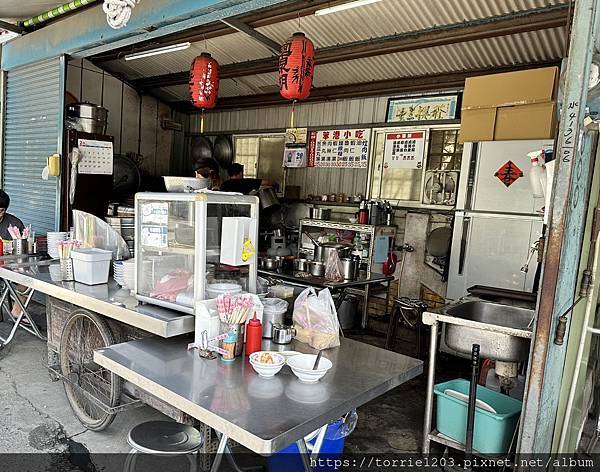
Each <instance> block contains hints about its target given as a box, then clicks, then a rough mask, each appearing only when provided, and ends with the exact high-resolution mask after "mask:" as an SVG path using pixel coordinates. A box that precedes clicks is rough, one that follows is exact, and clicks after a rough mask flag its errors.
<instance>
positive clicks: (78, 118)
mask: <svg viewBox="0 0 600 472" xmlns="http://www.w3.org/2000/svg"><path fill="white" fill-rule="evenodd" d="M67 117H68V120H67V124H68V125H70V126H71V127H72V128H74V129H76V130H78V131H83V132H86V133H99V134H104V133H105V132H106V124H107V121H108V110H107V109H106V108H104V107H101V106H100V105H95V104H93V103H72V104H71V105H69V106H68V107H67Z"/></svg>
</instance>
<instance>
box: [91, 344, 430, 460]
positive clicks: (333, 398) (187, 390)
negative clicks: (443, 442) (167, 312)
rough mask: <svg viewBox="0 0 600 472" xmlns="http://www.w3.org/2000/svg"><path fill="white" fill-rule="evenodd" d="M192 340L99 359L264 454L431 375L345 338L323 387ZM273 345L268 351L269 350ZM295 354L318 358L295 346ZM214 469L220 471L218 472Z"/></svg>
mask: <svg viewBox="0 0 600 472" xmlns="http://www.w3.org/2000/svg"><path fill="white" fill-rule="evenodd" d="M187 341H188V339H186V338H181V337H180V338H173V339H158V338H145V339H140V340H136V341H130V342H127V343H122V344H117V345H113V346H110V347H107V348H104V349H98V350H96V351H95V354H94V361H95V362H96V363H98V364H100V365H101V366H103V367H105V368H106V369H108V370H110V371H112V372H114V373H116V374H117V375H119V376H120V377H122V378H124V379H126V380H128V381H129V382H131V383H133V384H135V385H138V386H140V387H142V388H144V389H147V390H148V391H149V392H150V393H152V394H153V395H155V396H156V397H158V398H159V399H161V400H163V401H165V402H167V403H169V404H171V405H173V406H175V407H176V408H179V409H181V410H182V411H184V412H186V413H188V414H189V415H191V416H193V417H194V418H196V419H198V420H199V421H201V422H203V423H205V424H207V425H209V426H211V427H212V428H214V429H215V430H217V431H219V432H220V433H221V434H222V437H221V443H220V449H219V450H220V452H223V451H224V450H225V447H226V445H227V440H228V439H232V440H234V441H237V442H238V443H240V444H241V445H243V446H245V447H247V448H248V449H250V450H252V451H254V452H256V453H258V454H272V453H274V452H277V451H279V450H281V449H283V448H285V447H286V446H288V445H290V444H293V443H297V442H298V441H301V444H299V447H300V450H301V451H302V450H303V448H302V442H303V440H304V439H303V438H304V437H305V436H306V435H308V434H309V433H311V432H313V431H315V430H316V429H319V428H322V427H323V426H324V425H327V423H329V422H330V421H334V420H337V419H338V418H340V417H341V416H342V415H344V414H345V413H346V412H348V411H350V410H352V409H354V408H357V407H359V406H361V405H363V404H365V403H367V402H368V401H370V400H373V399H374V398H377V397H379V396H380V395H383V394H384V393H386V392H388V391H389V390H392V389H393V388H395V387H397V386H398V385H400V384H402V383H404V382H407V381H408V380H410V379H412V378H414V377H416V376H417V375H419V374H421V373H422V372H423V362H422V361H420V360H417V359H413V358H410V357H407V356H404V355H401V354H397V353H395V352H391V351H386V350H384V349H380V348H377V347H374V346H370V345H368V344H364V343H361V342H358V341H353V340H351V339H347V338H342V339H341V345H340V346H339V347H337V348H333V349H328V350H327V351H324V356H326V357H327V358H329V359H330V360H331V361H332V363H333V368H332V369H331V370H330V371H329V372H328V373H327V374H326V375H325V377H323V378H322V379H321V380H320V381H319V382H318V383H316V384H304V383H302V382H300V381H299V380H298V379H297V378H296V377H295V376H294V374H293V373H292V372H291V371H290V369H289V367H284V368H283V370H282V371H281V372H280V373H279V374H277V375H276V376H275V377H274V378H271V379H263V378H261V377H259V376H258V375H257V374H256V373H255V372H254V370H253V369H252V366H251V365H250V364H249V362H248V360H247V358H246V357H240V358H237V359H236V360H235V362H233V363H232V364H225V363H223V362H222V361H220V360H219V359H213V360H207V359H203V358H200V357H199V356H198V354H197V353H196V352H195V351H187V349H186V346H187ZM269 347H270V346H269V343H268V342H265V343H264V344H263V348H269ZM290 349H292V350H296V351H300V352H309V353H314V352H315V351H314V350H313V349H311V348H310V347H309V346H308V345H306V344H303V343H299V342H296V341H294V342H293V344H292V345H290ZM213 470H214V469H213Z"/></svg>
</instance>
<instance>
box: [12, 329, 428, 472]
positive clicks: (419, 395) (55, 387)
mask: <svg viewBox="0 0 600 472" xmlns="http://www.w3.org/2000/svg"><path fill="white" fill-rule="evenodd" d="M7 328H8V326H7V323H0V329H2V331H5V330H6V329H7ZM360 338H362V340H363V341H366V342H370V343H373V344H381V343H382V342H383V339H382V338H381V337H371V336H361V337H360ZM403 345H404V344H403ZM46 354H47V351H46V345H45V343H44V342H42V341H40V340H38V339H37V338H35V337H33V336H31V335H30V334H28V333H26V332H24V331H22V330H20V332H19V333H18V334H17V335H16V338H15V340H14V341H13V342H12V343H11V344H10V345H8V346H7V347H5V348H4V349H2V350H0V413H1V414H2V415H3V420H2V421H0V454H1V453H5V452H13V453H14V452H23V453H30V452H50V453H57V454H56V455H54V456H51V457H50V456H49V457H48V460H47V461H46V462H48V461H53V462H57V461H58V462H61V461H62V462H65V463H68V464H69V468H67V469H60V468H55V467H54V466H51V468H50V469H48V468H46V467H43V466H42V465H43V464H42V465H40V466H39V468H38V467H36V468H31V467H30V468H29V469H28V470H84V471H96V470H102V468H96V467H92V468H89V467H83V468H74V469H73V468H72V464H71V463H70V462H69V460H68V459H69V453H72V452H73V451H77V452H84V453H87V452H89V453H115V452H117V453H118V452H122V453H124V452H127V451H128V446H127V442H126V437H127V434H128V432H129V430H130V429H131V428H132V427H133V426H135V425H137V424H139V423H141V422H144V421H148V420H151V419H165V418H166V417H165V416H163V415H162V414H161V413H159V412H157V411H156V410H153V409H152V408H149V407H146V406H144V407H141V408H137V409H133V410H129V411H126V412H122V413H119V414H118V415H117V417H116V419H115V421H114V422H113V423H112V424H111V425H110V426H109V427H108V428H107V429H106V430H104V431H102V432H91V431H87V430H86V429H85V428H84V427H83V426H82V425H81V424H80V423H79V422H78V420H77V419H76V418H75V416H74V415H73V413H72V411H71V408H70V406H69V404H68V402H67V399H66V396H65V393H64V390H63V386H62V382H52V381H51V379H50V376H49V374H48V371H47V369H46ZM407 354H410V353H407ZM424 392H425V376H424V375H421V376H420V377H418V378H416V379H414V380H412V381H410V382H408V383H406V384H404V385H402V386H400V387H398V388H396V389H394V390H393V391H392V392H389V393H388V394H387V395H384V396H383V397H380V398H378V399H377V400H376V401H373V402H371V403H369V404H367V405H365V406H363V407H362V408H360V409H359V411H358V414H359V421H358V426H357V428H356V430H355V431H354V433H353V434H352V435H351V436H350V437H349V438H348V439H347V441H346V450H347V451H351V452H356V453H366V452H370V453H398V452H417V451H418V450H419V448H420V441H421V425H422V418H423V408H424ZM46 465H49V464H46ZM88 466H89V464H88ZM15 470H19V469H15Z"/></svg>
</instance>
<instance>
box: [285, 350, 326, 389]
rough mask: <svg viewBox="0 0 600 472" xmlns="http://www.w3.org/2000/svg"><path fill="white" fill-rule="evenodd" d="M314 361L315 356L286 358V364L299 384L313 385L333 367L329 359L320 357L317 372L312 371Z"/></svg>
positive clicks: (299, 355)
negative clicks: (298, 380)
mask: <svg viewBox="0 0 600 472" xmlns="http://www.w3.org/2000/svg"><path fill="white" fill-rule="evenodd" d="M316 359H317V355H316V354H298V355H297V356H292V357H288V359H287V364H288V365H289V366H290V369H292V372H293V373H294V375H295V376H296V377H298V379H300V381H301V382H305V383H315V382H318V381H319V379H321V377H323V376H324V375H325V374H326V373H327V371H328V370H329V369H331V368H332V367H333V363H332V362H331V361H330V360H329V359H327V358H326V357H323V356H321V360H320V361H319V367H318V368H317V370H312V368H313V365H314V364H315V360H316Z"/></svg>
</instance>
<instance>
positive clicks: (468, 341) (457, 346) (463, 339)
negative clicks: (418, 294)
mask: <svg viewBox="0 0 600 472" xmlns="http://www.w3.org/2000/svg"><path fill="white" fill-rule="evenodd" d="M442 312H443V313H444V314H445V315H448V316H453V317H456V318H460V319H463V320H470V321H474V322H477V323H482V325H476V324H474V325H472V326H465V325H460V324H453V323H447V324H446V338H445V339H446V344H447V345H448V347H450V348H451V349H454V350H455V351H458V352H461V353H464V354H470V353H471V348H472V345H473V344H479V345H480V355H481V357H484V358H487V359H493V360H498V361H504V362H519V361H524V360H526V359H527V358H528V356H529V343H530V340H529V338H528V337H525V336H530V332H531V328H530V327H529V324H530V322H531V319H532V318H533V314H534V311H533V310H531V309H528V308H522V307H519V306H511V305H501V304H498V303H492V302H487V301H483V300H468V299H466V300H465V299H461V300H458V301H457V302H455V303H453V304H451V305H448V306H447V307H445V308H444V309H442ZM504 328H511V329H512V330H518V331H512V333H513V334H508V333H510V332H511V330H506V329H504ZM514 334H519V335H514Z"/></svg>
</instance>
